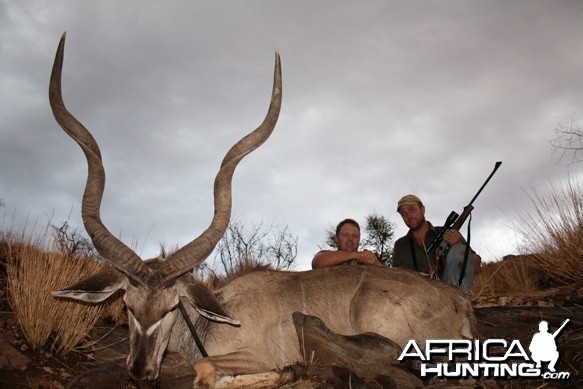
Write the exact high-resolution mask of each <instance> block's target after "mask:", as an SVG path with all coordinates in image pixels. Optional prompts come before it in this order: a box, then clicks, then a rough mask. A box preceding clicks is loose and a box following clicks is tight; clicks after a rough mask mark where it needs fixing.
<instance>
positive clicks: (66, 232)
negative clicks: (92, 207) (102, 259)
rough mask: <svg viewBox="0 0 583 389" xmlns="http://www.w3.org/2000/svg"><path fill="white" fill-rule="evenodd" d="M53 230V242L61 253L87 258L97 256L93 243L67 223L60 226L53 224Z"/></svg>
mask: <svg viewBox="0 0 583 389" xmlns="http://www.w3.org/2000/svg"><path fill="white" fill-rule="evenodd" d="M51 228H52V229H53V240H54V242H55V244H56V246H57V249H58V250H59V252H61V253H64V254H68V255H81V256H86V257H92V256H95V255H97V251H96V250H95V247H94V246H93V244H92V243H91V241H90V240H89V239H88V238H86V237H85V236H84V235H83V234H82V233H80V232H79V231H78V230H77V229H76V228H75V229H72V228H71V226H70V225H69V223H68V222H67V221H64V222H63V223H62V224H61V225H60V226H55V225H53V224H51Z"/></svg>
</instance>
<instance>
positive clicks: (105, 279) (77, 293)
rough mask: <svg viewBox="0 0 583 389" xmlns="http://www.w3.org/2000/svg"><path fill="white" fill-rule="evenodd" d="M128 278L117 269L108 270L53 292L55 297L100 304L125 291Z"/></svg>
mask: <svg viewBox="0 0 583 389" xmlns="http://www.w3.org/2000/svg"><path fill="white" fill-rule="evenodd" d="M127 282H128V281H127V278H126V277H125V276H124V275H123V274H121V273H120V272H119V271H117V270H115V269H108V270H104V271H102V272H99V273H97V274H95V275H92V276H90V277H88V278H85V279H84V280H82V281H79V282H77V283H76V284H74V285H71V286H69V287H68V288H66V289H63V290H54V291H52V294H53V296H55V297H64V298H70V299H74V300H80V301H85V302H87V303H100V302H102V301H104V300H106V299H107V298H108V297H110V296H111V295H113V294H114V293H115V292H117V291H118V290H120V289H125V287H126V285H127Z"/></svg>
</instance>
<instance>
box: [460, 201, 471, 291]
mask: <svg viewBox="0 0 583 389" xmlns="http://www.w3.org/2000/svg"><path fill="white" fill-rule="evenodd" d="M469 216H470V217H469V219H468V235H467V236H468V239H467V242H466V250H465V251H464V261H463V263H462V268H461V269H460V279H459V281H458V286H462V281H463V280H464V276H465V274H466V267H467V266H468V258H469V256H470V224H471V222H472V214H471V213H470V215H469Z"/></svg>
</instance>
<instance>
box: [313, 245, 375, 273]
mask: <svg viewBox="0 0 583 389" xmlns="http://www.w3.org/2000/svg"><path fill="white" fill-rule="evenodd" d="M353 259H355V260H356V261H357V262H358V263H359V264H362V265H374V266H382V263H381V261H379V259H378V258H377V256H376V255H375V254H374V253H373V252H372V251H369V250H362V251H331V250H322V251H320V252H318V253H316V255H314V259H312V269H317V268H320V267H329V266H337V265H341V264H343V263H345V262H348V261H350V260H353Z"/></svg>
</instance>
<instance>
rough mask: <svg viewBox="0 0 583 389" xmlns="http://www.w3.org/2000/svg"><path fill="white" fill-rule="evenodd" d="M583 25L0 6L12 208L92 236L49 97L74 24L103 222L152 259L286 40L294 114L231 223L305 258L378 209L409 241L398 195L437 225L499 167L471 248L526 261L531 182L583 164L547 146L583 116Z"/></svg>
mask: <svg viewBox="0 0 583 389" xmlns="http://www.w3.org/2000/svg"><path fill="white" fill-rule="evenodd" d="M582 21H583V2H581V1H534V0H524V1H506V0H504V1H493V0H487V1H486V0H484V1H466V0H464V1H410V0H407V1H405V0H403V1H351V2H349V1H313V0H307V1H297V0H296V1H216V0H215V1H191V0H189V1H164V2H162V1H144V0H140V1H123V2H122V1H92V2H89V1H55V0H52V1H50V2H47V1H8V0H6V1H0V51H1V54H0V139H1V141H0V199H2V200H3V202H4V207H2V209H0V217H2V218H3V219H4V226H6V224H7V223H8V224H11V220H12V218H13V217H14V216H13V215H17V218H19V219H20V220H23V219H27V220H28V223H29V224H31V223H34V222H36V223H38V224H39V225H45V226H46V224H47V222H51V223H54V224H59V223H60V222H62V221H64V220H69V223H70V224H71V225H72V226H73V227H77V228H80V229H82V224H81V222H80V201H81V196H82V191H83V186H84V183H85V178H86V162H85V158H84V156H83V154H82V152H81V150H80V148H79V146H77V144H76V143H74V142H73V140H72V139H70V138H69V137H68V136H67V135H66V134H65V133H64V132H63V131H62V130H61V129H60V127H59V126H58V125H57V123H56V122H55V120H54V118H53V116H52V113H51V111H50V107H49V103H48V97H47V90H48V82H49V74H50V69H51V66H52V61H53V59H54V53H55V50H56V48H57V44H58V41H59V39H60V36H61V34H62V33H63V32H64V31H67V43H66V49H65V65H64V72H63V93H64V99H65V102H66V104H67V106H68V108H69V110H70V111H71V112H72V113H73V114H74V115H75V116H76V117H77V118H78V119H79V120H80V121H81V122H83V123H84V124H85V125H86V127H87V128H89V129H90V131H92V133H93V135H94V136H95V138H96V139H97V141H98V143H99V145H100V147H101V151H102V154H103V159H104V164H105V168H106V172H107V175H108V176H107V184H106V188H105V197H104V201H103V205H102V217H103V220H104V222H105V224H106V225H107V226H108V227H109V228H110V230H111V231H112V232H113V233H114V234H116V235H121V237H122V240H124V241H125V242H126V243H127V244H132V242H134V244H136V243H135V242H136V241H137V248H138V249H137V251H138V253H139V254H140V255H142V256H143V257H151V256H155V255H157V254H158V252H159V244H160V242H163V243H166V244H169V245H183V244H185V243H187V242H188V241H190V240H191V239H193V238H194V237H195V236H197V235H198V234H200V233H201V232H202V231H203V230H204V229H205V228H206V227H207V226H208V224H209V222H210V220H211V217H212V212H213V205H212V183H213V180H214V176H215V174H216V172H217V170H218V167H219V164H220V161H221V159H222V158H223V155H224V154H225V152H226V151H227V150H228V149H229V147H230V146H231V145H232V144H233V143H235V142H236V141H237V140H238V139H239V138H241V137H242V136H243V135H245V134H246V133H247V132H249V131H250V130H252V129H254V128H255V127H256V126H257V125H258V124H259V123H261V121H262V120H263V117H264V116H265V113H266V111H267V107H268V103H269V98H270V93H271V86H272V82H273V66H274V51H275V49H276V48H278V49H279V50H280V51H281V58H282V68H283V105H282V111H281V115H280V117H279V121H278V123H277V126H276V129H275V132H274V133H273V135H272V137H271V138H270V139H269V140H268V141H267V142H266V143H265V144H264V145H263V146H262V147H261V148H259V149H258V150H257V151H255V152H254V153H252V154H250V155H249V156H248V157H246V159H244V160H243V162H242V163H241V164H240V166H239V167H238V169H237V171H236V173H235V179H234V187H233V188H234V204H233V216H234V217H236V218H238V219H240V220H243V221H245V222H246V223H247V224H249V225H253V224H255V225H256V224H259V223H263V224H264V225H270V224H275V225H287V226H288V227H289V229H290V230H291V231H292V232H293V233H294V234H296V235H298V246H299V247H298V259H297V263H298V265H297V268H298V269H307V268H309V266H310V262H311V259H312V256H313V254H314V253H315V252H316V251H317V250H318V245H319V244H321V243H322V242H323V241H324V240H325V238H326V233H325V231H326V229H328V228H330V227H331V226H334V225H336V223H337V222H338V221H340V220H341V219H344V218H346V217H352V218H355V219H356V220H358V221H359V222H362V223H364V218H365V216H366V215H368V214H370V213H371V212H377V213H380V214H383V215H385V216H387V217H389V218H390V219H391V220H392V221H393V222H394V223H395V224H396V225H397V226H398V228H397V231H396V237H399V236H401V235H403V234H405V233H406V228H405V227H404V225H403V222H402V220H401V218H400V217H399V215H398V214H397V213H396V209H395V208H396V202H397V201H398V199H399V198H400V197H401V196H402V195H404V194H407V193H415V194H417V195H418V196H420V197H421V198H422V200H423V201H424V202H425V204H426V207H427V217H428V219H429V220H431V221H433V222H434V224H441V223H442V222H443V221H444V220H445V218H446V217H447V215H448V214H449V212H450V211H451V210H456V211H457V212H458V213H461V211H462V208H463V207H464V206H465V205H467V203H468V202H469V201H470V199H471V198H472V197H473V196H474V194H475V193H476V191H477V190H478V188H479V187H480V185H481V184H482V182H483V181H484V180H485V179H486V177H487V176H488V174H489V173H490V172H491V170H492V169H493V167H494V163H495V162H496V161H502V162H503V164H502V166H501V168H500V170H498V172H497V173H496V175H495V176H494V178H493V179H492V181H491V182H490V184H489V185H488V186H487V187H486V189H485V190H484V192H482V194H481V196H480V197H479V198H478V199H477V201H476V202H475V204H474V206H475V211H474V213H473V220H472V242H473V244H472V245H473V246H474V248H475V249H476V251H478V252H479V253H480V254H482V257H483V258H484V259H485V260H494V259H498V258H501V257H502V256H503V255H506V254H510V253H516V252H518V248H519V246H520V236H518V235H517V234H516V232H515V230H516V223H517V222H518V215H519V214H520V213H524V212H528V210H529V209H530V207H531V205H530V200H529V198H528V196H527V193H525V191H527V192H528V188H529V187H530V186H531V185H532V186H534V187H536V188H539V189H541V190H544V188H545V187H546V186H548V184H549V182H555V183H561V182H565V181H566V180H567V177H568V176H571V177H575V178H576V177H579V176H581V173H582V167H583V166H582V165H571V166H569V165H568V161H566V160H560V159H559V157H558V155H556V154H553V153H552V150H551V149H550V148H549V145H548V143H549V141H550V140H551V139H552V138H553V137H554V129H555V128H557V127H558V126H559V125H560V124H567V123H569V122H570V120H571V119H573V121H574V124H575V125H576V126H581V125H583V77H582V74H583V73H582V69H583V23H582ZM463 232H464V234H465V229H464V231H463Z"/></svg>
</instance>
